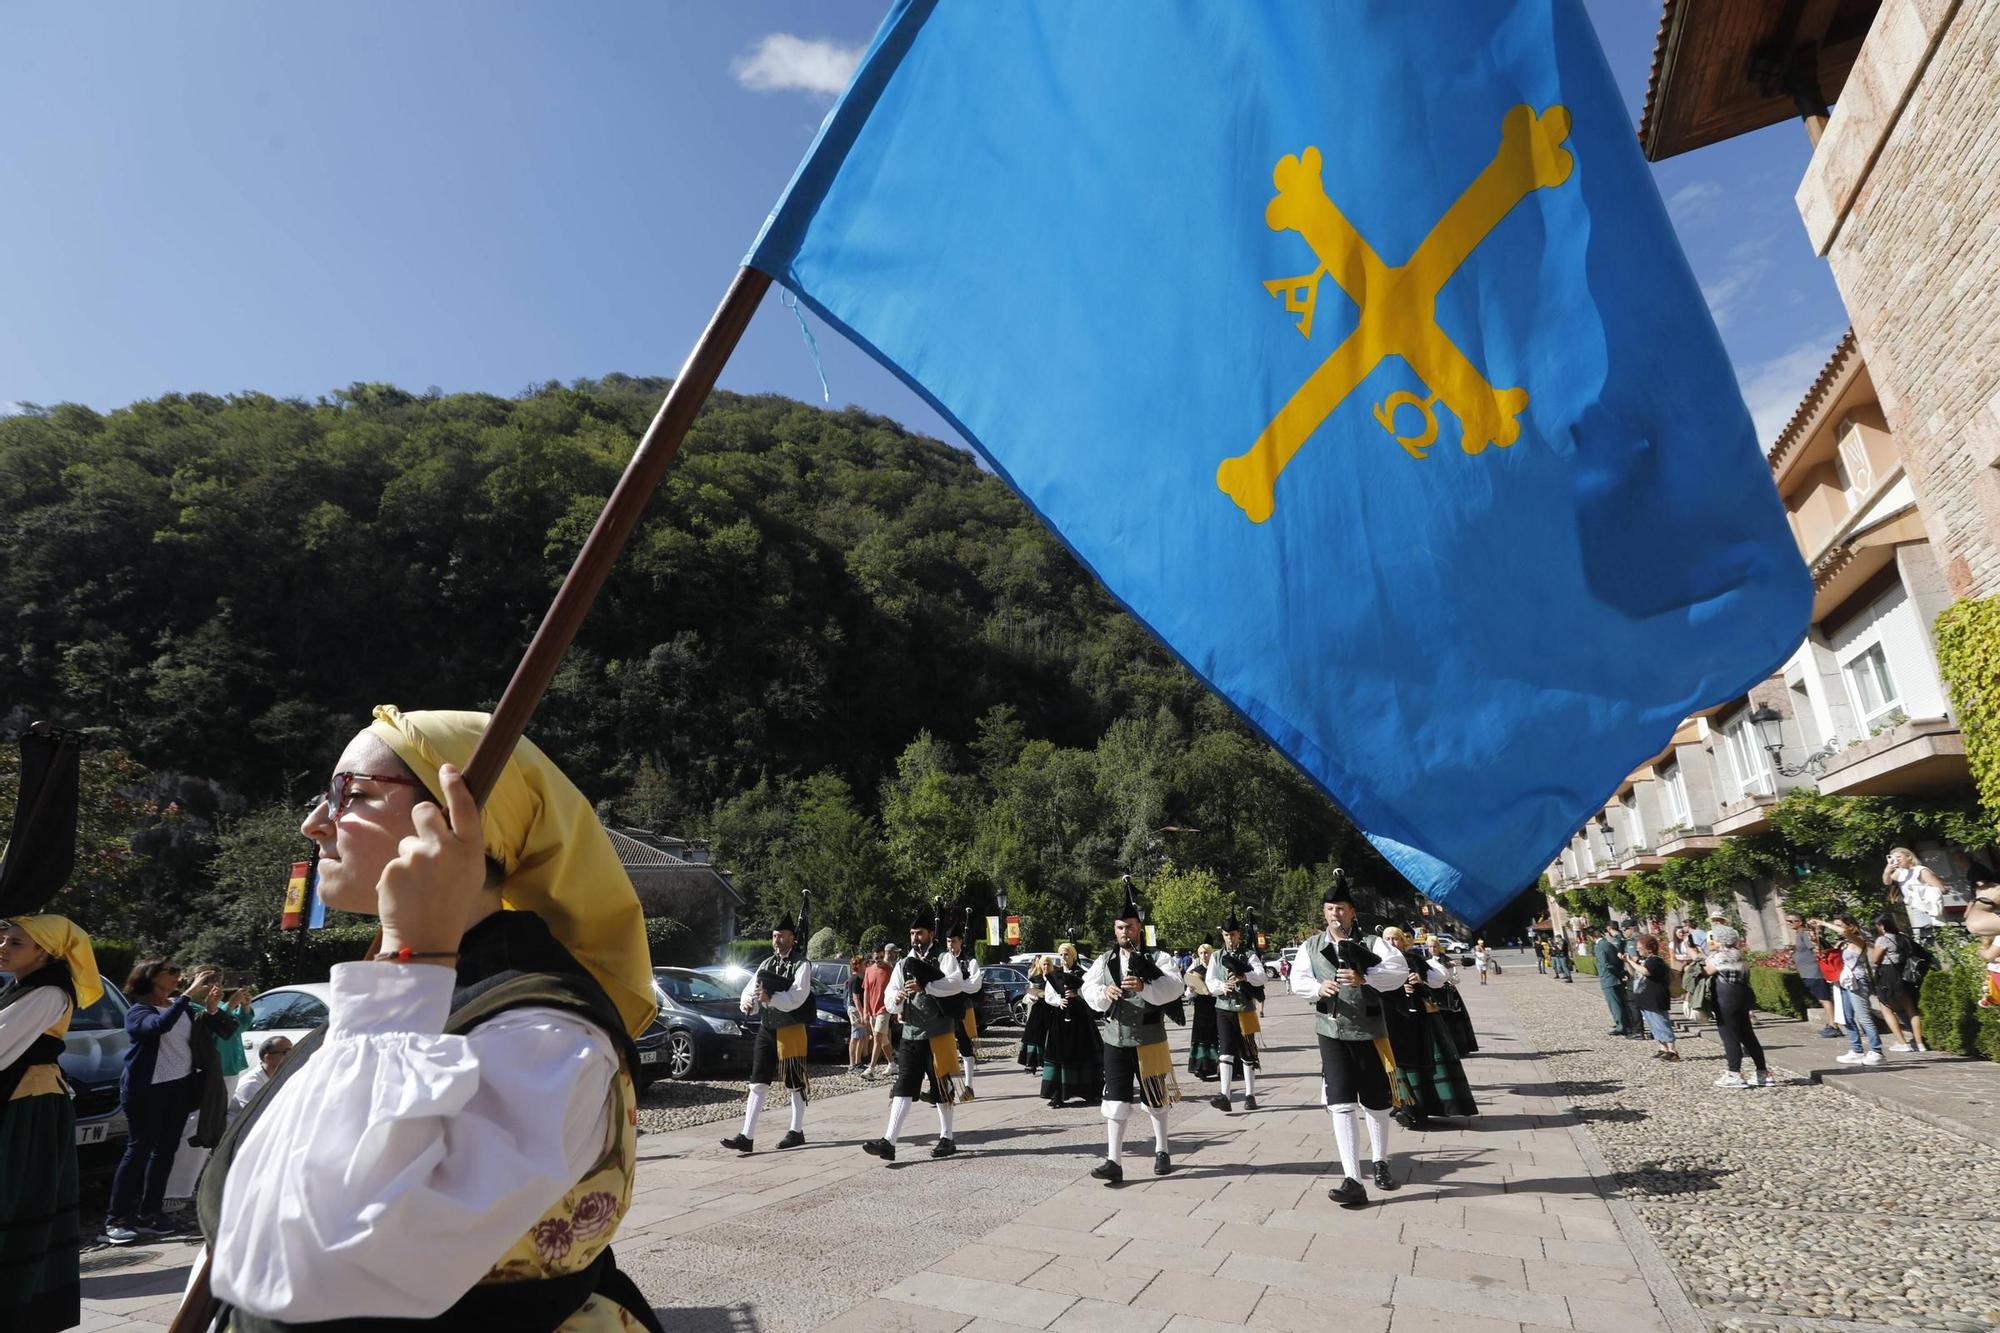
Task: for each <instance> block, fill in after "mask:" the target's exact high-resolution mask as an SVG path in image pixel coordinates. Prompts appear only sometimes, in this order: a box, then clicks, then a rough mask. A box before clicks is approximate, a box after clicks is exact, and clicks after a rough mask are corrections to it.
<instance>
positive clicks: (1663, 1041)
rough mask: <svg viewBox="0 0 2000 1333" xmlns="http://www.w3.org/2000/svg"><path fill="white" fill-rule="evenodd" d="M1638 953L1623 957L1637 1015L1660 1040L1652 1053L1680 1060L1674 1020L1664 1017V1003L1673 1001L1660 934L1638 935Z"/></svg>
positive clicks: (1665, 1015)
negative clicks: (1675, 1043) (1675, 1039)
mask: <svg viewBox="0 0 2000 1333" xmlns="http://www.w3.org/2000/svg"><path fill="white" fill-rule="evenodd" d="M1638 943H1639V956H1638V957H1637V958H1628V959H1626V960H1625V967H1626V973H1627V975H1628V976H1629V977H1630V978H1631V989H1632V997H1633V1002H1634V1003H1635V1004H1637V1005H1638V1007H1639V1018H1640V1020H1641V1021H1642V1022H1644V1023H1645V1025H1646V1031H1647V1032H1648V1033H1650V1034H1651V1035H1652V1038H1653V1040H1654V1041H1656V1042H1658V1043H1659V1047H1660V1049H1659V1050H1657V1051H1655V1052H1654V1053H1653V1056H1654V1058H1655V1059H1658V1060H1679V1059H1680V1058H1681V1053H1680V1048H1679V1047H1677V1046H1675V1045H1674V1021H1673V1019H1671V1018H1669V1017H1667V1007H1668V1005H1669V1004H1671V1003H1672V994H1673V992H1672V987H1671V986H1670V985H1669V983H1668V980H1667V978H1668V975H1669V972H1668V968H1667V961H1666V959H1664V958H1662V957H1660V937H1659V936H1657V935H1641V936H1640V937H1639V941H1638Z"/></svg>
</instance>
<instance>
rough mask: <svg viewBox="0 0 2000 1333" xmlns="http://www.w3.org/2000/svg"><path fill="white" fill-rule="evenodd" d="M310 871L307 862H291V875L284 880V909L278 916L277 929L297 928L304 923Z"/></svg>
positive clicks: (310, 867) (310, 868)
mask: <svg viewBox="0 0 2000 1333" xmlns="http://www.w3.org/2000/svg"><path fill="white" fill-rule="evenodd" d="M311 873H312V866H311V865H310V864H309V863H307V862H305V861H294V862H292V877H291V878H290V879H288V880H286V881H285V910H284V914H283V915H281V916H280V917H279V918H278V929H279V930H297V929H298V928H299V927H301V926H303V925H304V924H305V919H306V881H307V879H308V877H309V876H310V875H311Z"/></svg>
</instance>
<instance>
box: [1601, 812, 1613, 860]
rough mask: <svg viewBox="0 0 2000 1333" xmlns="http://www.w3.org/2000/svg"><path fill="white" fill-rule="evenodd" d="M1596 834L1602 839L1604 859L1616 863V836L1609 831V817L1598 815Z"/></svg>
mask: <svg viewBox="0 0 2000 1333" xmlns="http://www.w3.org/2000/svg"><path fill="white" fill-rule="evenodd" d="M1597 832H1598V834H1599V836H1601V837H1602V838H1603V839H1604V852H1605V856H1606V858H1607V859H1608V860H1612V861H1616V860H1617V859H1618V835H1617V834H1615V833H1613V832H1612V831H1611V818H1610V816H1608V815H1599V816H1598V817H1597Z"/></svg>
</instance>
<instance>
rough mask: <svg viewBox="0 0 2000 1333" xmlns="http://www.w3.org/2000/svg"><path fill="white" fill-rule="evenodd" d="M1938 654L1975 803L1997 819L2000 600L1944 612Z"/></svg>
mask: <svg viewBox="0 0 2000 1333" xmlns="http://www.w3.org/2000/svg"><path fill="white" fill-rule="evenodd" d="M1937 652H1938V670H1939V672H1940V674H1942V675H1943V676H1944V683H1945V688H1946V689H1948V690H1950V691H1951V706H1952V711H1953V713H1954V714H1955V715H1956V716H1957V718H1958V729H1959V730H1960V731H1961V732H1963V733H1964V735H1965V757H1966V760H1967V762H1968V763H1969V764H1970V765H1971V767H1972V780H1973V783H1974V785H1975V786H1976V787H1977V788H1978V791H1979V800H1980V802H1981V804H1983V805H1984V806H1985V807H1986V810H1987V813H1988V814H1989V815H1992V816H1995V817H2000V597H1988V598H1986V599H1985V600H1983V601H1976V602H1972V601H1967V602H1956V603H1954V604H1953V605H1951V606H1950V607H1948V608H1946V610H1945V613H1944V614H1943V615H1941V616H1939V617H1938V620H1937Z"/></svg>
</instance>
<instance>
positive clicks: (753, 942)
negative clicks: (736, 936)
mask: <svg viewBox="0 0 2000 1333" xmlns="http://www.w3.org/2000/svg"><path fill="white" fill-rule="evenodd" d="M770 952H771V940H770V937H769V936H752V937H751V938H749V939H747V940H731V941H729V946H728V947H727V948H725V949H724V950H723V951H722V961H723V962H725V963H737V964H740V965H742V966H744V967H749V966H751V965H752V964H753V963H759V962H762V961H763V960H764V958H765V956H766V955H767V954H769V953H770Z"/></svg>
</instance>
